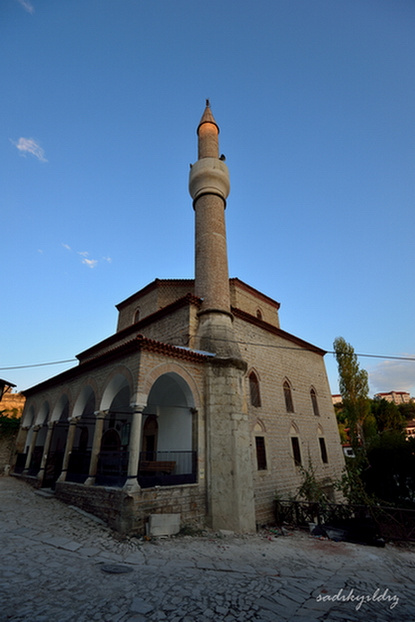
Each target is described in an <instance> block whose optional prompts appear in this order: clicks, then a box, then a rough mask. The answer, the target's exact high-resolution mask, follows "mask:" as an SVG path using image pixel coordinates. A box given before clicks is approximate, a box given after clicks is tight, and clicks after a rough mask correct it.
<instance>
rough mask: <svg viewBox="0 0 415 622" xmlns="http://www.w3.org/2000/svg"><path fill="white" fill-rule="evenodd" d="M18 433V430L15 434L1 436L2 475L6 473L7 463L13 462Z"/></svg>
mask: <svg viewBox="0 0 415 622" xmlns="http://www.w3.org/2000/svg"><path fill="white" fill-rule="evenodd" d="M17 433H18V431H17V430H16V433H15V434H10V435H7V436H3V437H2V436H0V475H3V474H4V472H5V470H4V469H5V467H6V466H7V465H9V466H10V465H12V464H13V461H14V454H15V444H16V438H17Z"/></svg>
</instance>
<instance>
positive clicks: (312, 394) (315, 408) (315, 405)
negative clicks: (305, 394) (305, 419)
mask: <svg viewBox="0 0 415 622" xmlns="http://www.w3.org/2000/svg"><path fill="white" fill-rule="evenodd" d="M310 399H311V404H312V406H313V413H314V414H315V416H316V417H319V416H320V409H319V407H318V401H317V392H316V390H315V388H314V387H311V389H310Z"/></svg>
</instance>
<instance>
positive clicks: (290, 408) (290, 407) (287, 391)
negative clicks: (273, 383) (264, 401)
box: [283, 380, 294, 413]
mask: <svg viewBox="0 0 415 622" xmlns="http://www.w3.org/2000/svg"><path fill="white" fill-rule="evenodd" d="M283 388H284V399H285V408H286V410H287V413H293V412H294V403H293V396H292V392H291V386H290V383H289V382H288V380H285V381H284V384H283Z"/></svg>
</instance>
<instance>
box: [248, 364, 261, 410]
mask: <svg viewBox="0 0 415 622" xmlns="http://www.w3.org/2000/svg"><path fill="white" fill-rule="evenodd" d="M249 395H250V397H251V404H252V406H256V407H257V408H258V407H259V406H261V393H260V391H259V380H258V376H257V375H256V373H255V372H254V371H251V373H250V374H249Z"/></svg>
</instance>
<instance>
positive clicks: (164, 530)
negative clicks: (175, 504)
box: [148, 514, 180, 536]
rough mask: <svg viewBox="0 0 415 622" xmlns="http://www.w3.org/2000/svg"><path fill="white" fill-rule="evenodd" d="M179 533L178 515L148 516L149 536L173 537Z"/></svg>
mask: <svg viewBox="0 0 415 622" xmlns="http://www.w3.org/2000/svg"><path fill="white" fill-rule="evenodd" d="M179 531H180V514H150V516H149V519H148V535H149V536H173V535H175V534H176V533H179Z"/></svg>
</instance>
